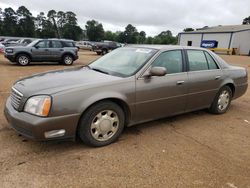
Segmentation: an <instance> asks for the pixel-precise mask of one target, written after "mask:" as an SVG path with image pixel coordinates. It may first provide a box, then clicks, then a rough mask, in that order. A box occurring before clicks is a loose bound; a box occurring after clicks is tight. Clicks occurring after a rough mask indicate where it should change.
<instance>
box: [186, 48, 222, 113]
mask: <svg viewBox="0 0 250 188" xmlns="http://www.w3.org/2000/svg"><path fill="white" fill-rule="evenodd" d="M186 55H187V62H188V79H189V82H188V99H187V111H191V110H197V109H202V108H207V107H209V106H210V105H211V103H212V101H213V99H214V97H215V95H216V93H217V92H218V90H219V87H220V85H221V83H222V80H223V73H222V70H221V69H220V67H219V66H218V65H217V63H216V62H215V60H214V59H213V57H212V56H211V55H210V54H209V53H208V52H206V51H203V50H186Z"/></svg>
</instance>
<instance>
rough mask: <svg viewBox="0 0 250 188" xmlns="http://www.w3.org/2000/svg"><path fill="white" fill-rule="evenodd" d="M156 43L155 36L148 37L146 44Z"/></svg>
mask: <svg viewBox="0 0 250 188" xmlns="http://www.w3.org/2000/svg"><path fill="white" fill-rule="evenodd" d="M153 43H154V38H153V37H148V38H147V40H146V44H153Z"/></svg>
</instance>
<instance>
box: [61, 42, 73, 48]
mask: <svg viewBox="0 0 250 188" xmlns="http://www.w3.org/2000/svg"><path fill="white" fill-rule="evenodd" d="M63 43H64V47H75V44H74V43H73V42H68V41H64V42H63Z"/></svg>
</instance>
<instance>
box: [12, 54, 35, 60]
mask: <svg viewBox="0 0 250 188" xmlns="http://www.w3.org/2000/svg"><path fill="white" fill-rule="evenodd" d="M20 55H27V56H28V57H29V58H30V60H32V55H31V54H30V53H28V52H18V53H17V54H16V55H15V61H17V57H18V56H20Z"/></svg>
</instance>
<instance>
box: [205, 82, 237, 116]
mask: <svg viewBox="0 0 250 188" xmlns="http://www.w3.org/2000/svg"><path fill="white" fill-rule="evenodd" d="M232 96H233V93H232V90H231V88H230V87H228V86H224V87H222V88H221V89H220V90H219V92H218V93H217V95H216V96H215V99H214V101H213V103H212V105H211V107H210V109H209V111H210V112H211V113H213V114H224V113H225V112H226V111H227V110H228V108H229V107H230V104H231V101H232Z"/></svg>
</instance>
